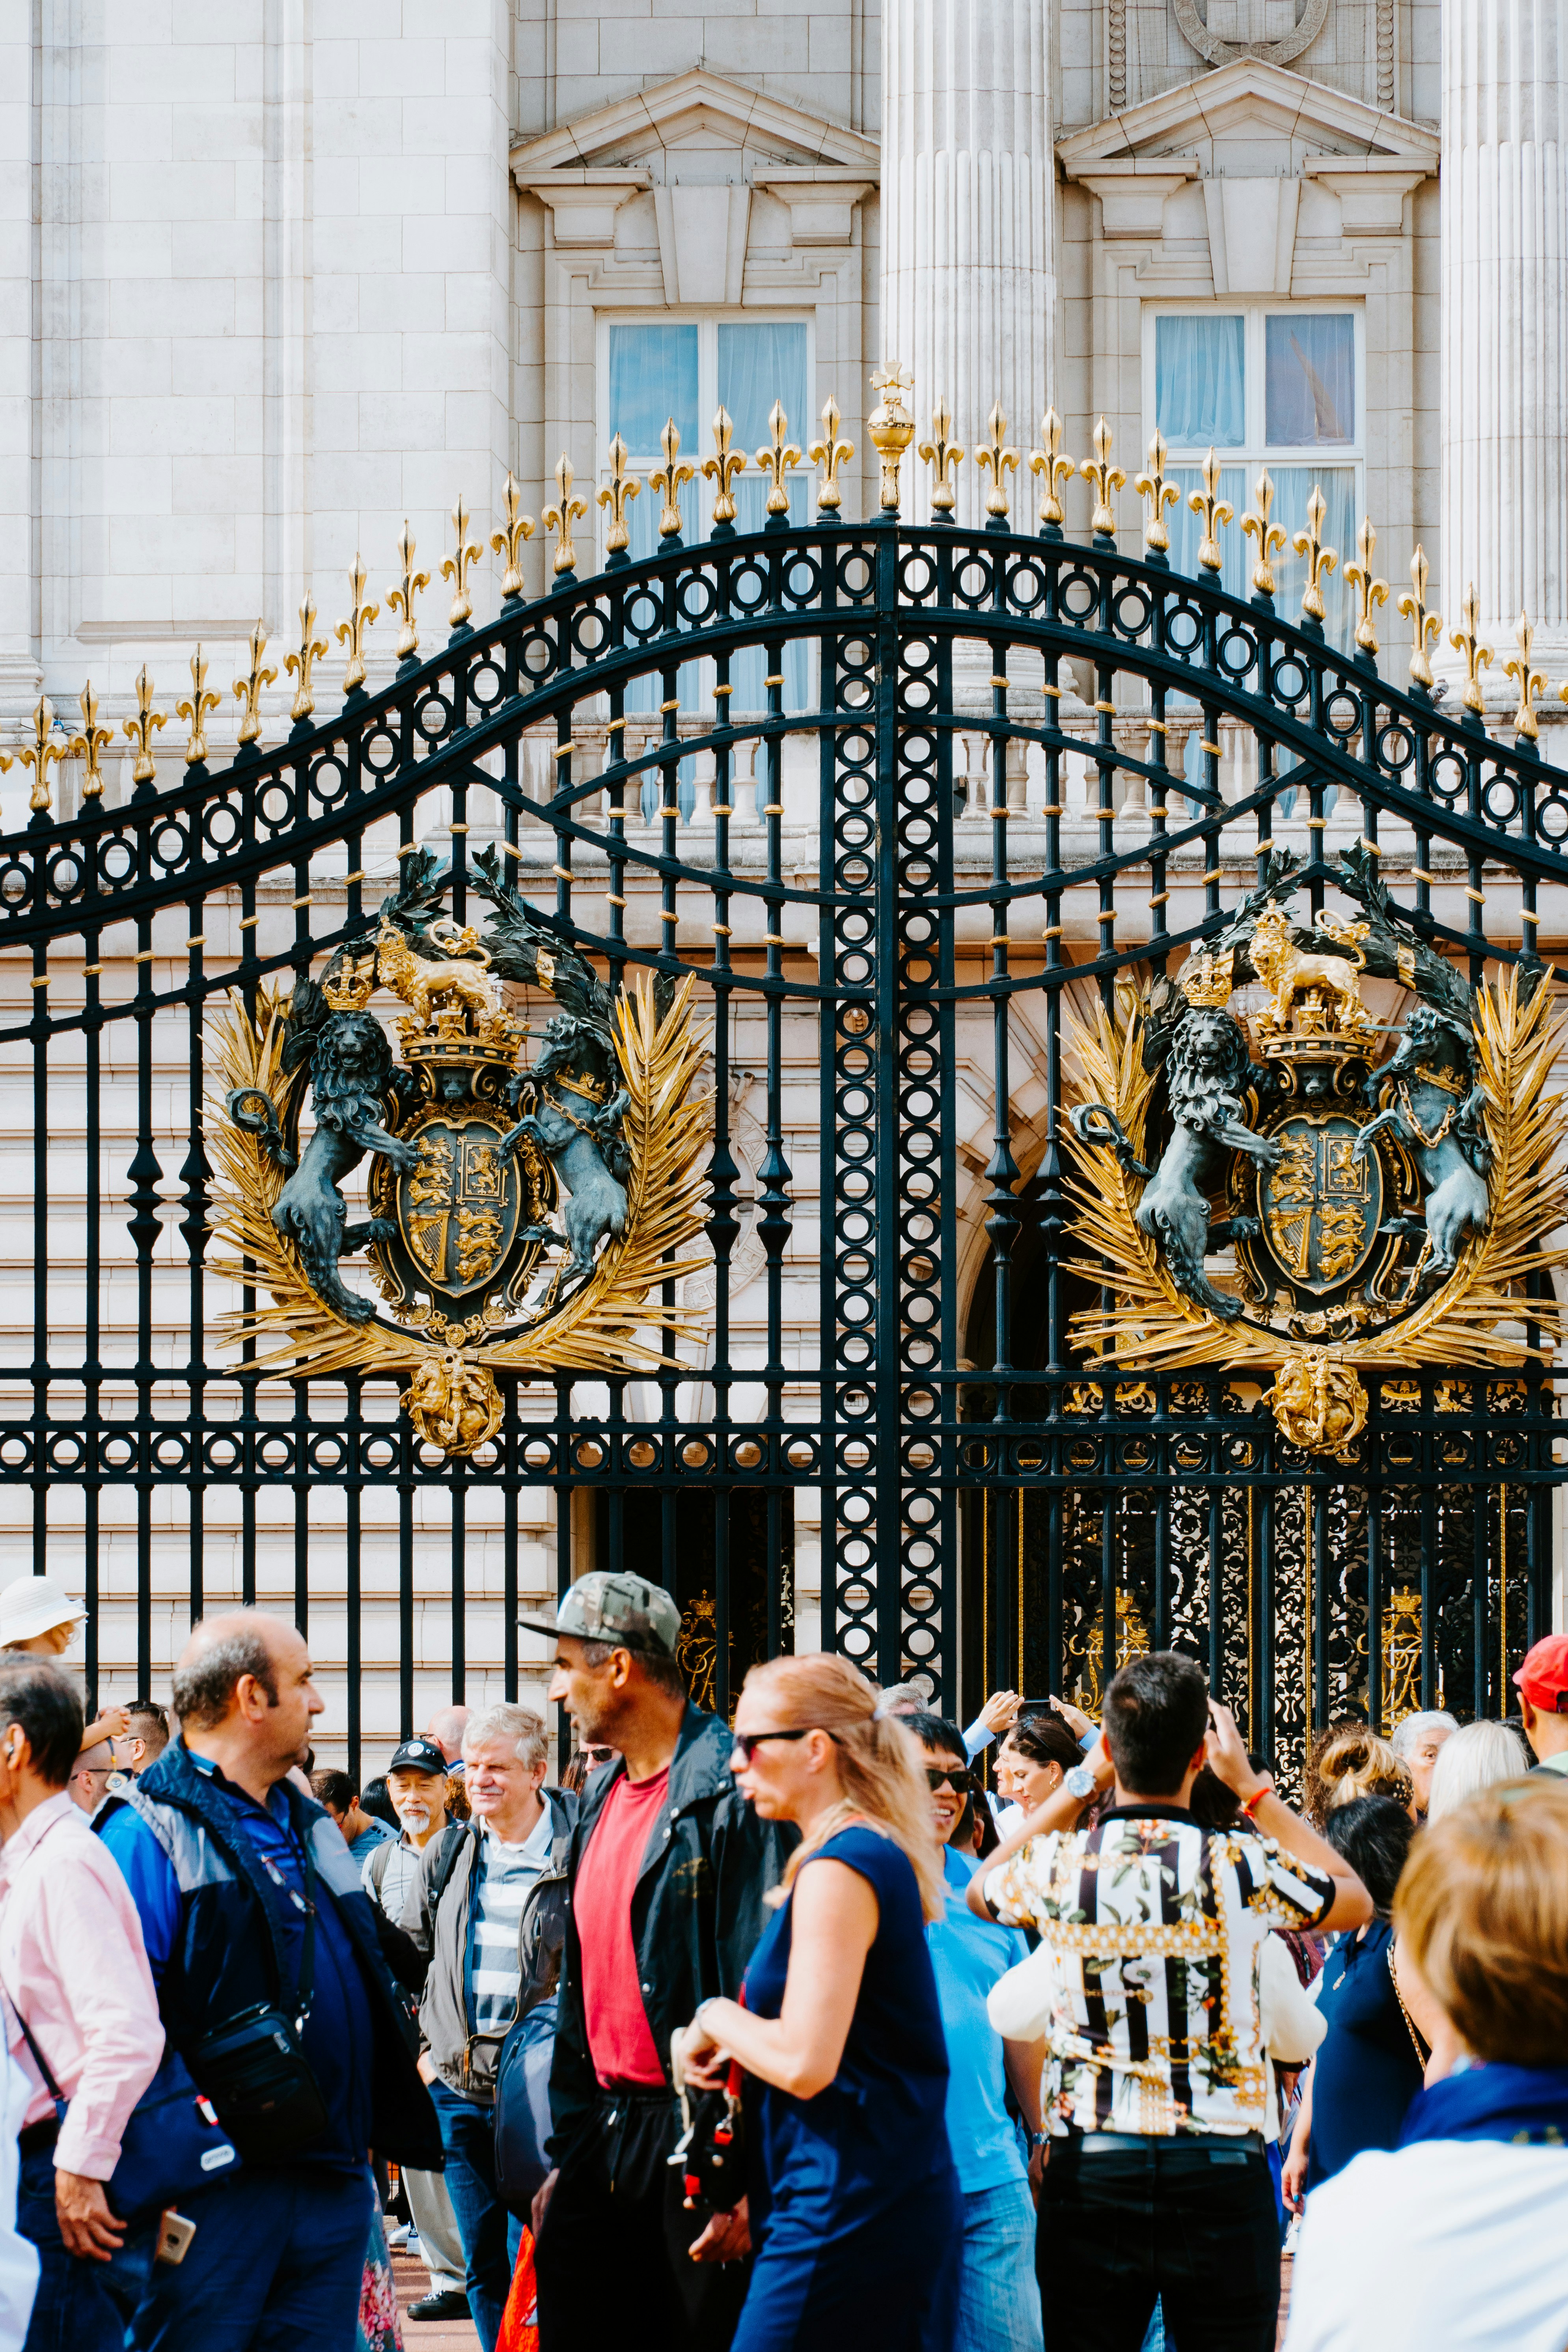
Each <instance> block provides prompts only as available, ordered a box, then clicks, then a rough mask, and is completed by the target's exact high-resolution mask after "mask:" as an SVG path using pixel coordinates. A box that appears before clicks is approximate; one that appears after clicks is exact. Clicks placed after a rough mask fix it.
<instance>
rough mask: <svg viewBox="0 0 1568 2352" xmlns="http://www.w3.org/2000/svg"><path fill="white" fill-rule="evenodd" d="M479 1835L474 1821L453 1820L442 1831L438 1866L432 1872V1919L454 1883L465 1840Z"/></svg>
mask: <svg viewBox="0 0 1568 2352" xmlns="http://www.w3.org/2000/svg"><path fill="white" fill-rule="evenodd" d="M469 1837H472V1838H473V1839H474V1840H475V1841H476V1842H477V1841H478V1839H479V1831H478V1830H477V1829H475V1827H474V1825H473V1823H472V1822H449V1823H448V1824H447V1827H446V1828H445V1829H444V1830H443V1831H442V1832H441V1846H440V1851H439V1853H437V1856H436V1867H435V1869H434V1870H433V1871H432V1872H431V1874H430V1916H431V1918H432V1919H434V1917H435V1916H436V1906H437V1904H438V1903H439V1902H440V1900H441V1897H442V1895H445V1893H446V1892H447V1887H448V1886H449V1885H451V1883H452V1873H453V1872H454V1871H455V1870H456V1869H457V1867H458V1863H459V1862H460V1861H461V1859H462V1854H463V1845H464V1842H465V1840H466V1839H468V1838H469Z"/></svg>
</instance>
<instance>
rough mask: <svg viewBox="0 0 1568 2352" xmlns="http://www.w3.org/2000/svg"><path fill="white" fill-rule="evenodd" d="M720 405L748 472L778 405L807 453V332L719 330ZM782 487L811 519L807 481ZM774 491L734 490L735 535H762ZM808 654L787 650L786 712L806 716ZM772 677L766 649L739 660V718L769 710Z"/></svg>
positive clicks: (747, 482) (795, 510)
mask: <svg viewBox="0 0 1568 2352" xmlns="http://www.w3.org/2000/svg"><path fill="white" fill-rule="evenodd" d="M719 399H720V404H721V406H722V407H724V408H726V409H728V411H729V413H730V416H731V420H732V422H733V424H734V427H735V443H734V446H736V448H738V449H743V450H744V451H745V453H746V457H747V461H748V465H749V466H754V465H755V463H756V455H757V451H758V450H759V449H765V448H767V447H768V446H770V445H771V443H772V441H773V432H772V429H771V428H770V426H769V424H768V417H769V415H770V414H771V413H772V410H773V403H774V401H775V400H777V401H782V402H783V404H784V415H786V416H787V418H788V419H789V430H788V436H787V437H788V438H790V439H792V440H793V441H794V442H795V446H796V447H797V448H800V449H804V448H805V446H807V442H808V440H809V436H808V434H807V433H806V431H805V424H806V390H805V327H804V326H802V325H799V324H798V323H791V322H789V321H784V322H782V323H780V324H777V325H752V324H751V323H750V322H749V321H748V322H747V323H746V324H745V325H743V326H733V327H731V326H726V325H724V324H722V323H721V325H720V329H719ZM784 486H785V488H787V490H788V491H789V498H790V517H791V520H792V521H795V522H798V521H799V520H801V518H802V516H803V515H804V514H805V512H806V511H807V509H806V504H805V502H806V499H807V498H808V497H809V495H810V488H809V476H805V475H801V474H796V475H795V476H793V477H791V476H789V475H786V476H785V478H784ZM767 506H768V484H767V478H766V477H765V476H764V475H763V474H762V473H760V472H751V471H748V472H747V473H744V474H742V475H740V476H738V477H737V479H736V482H735V528H736V530H762V528H763V524H764V523H765V522H766V520H767ZM809 654H810V648H809V646H807V645H806V644H805V641H804V639H801V638H796V639H795V641H794V642H793V643H792V644H790V645H787V646H785V647H784V669H783V677H784V709H786V710H803V709H805V704H806V697H807V693H808V691H809V680H810V660H809ZM767 675H768V667H767V655H766V653H765V652H764V650H763V647H762V646H754V647H752V649H751V650H749V651H748V652H746V653H743V654H737V655H736V656H735V657H734V659H733V660H732V661H731V665H730V683H731V686H732V687H733V688H734V692H733V694H732V695H731V704H730V707H731V711H732V712H734V713H735V715H736V716H739V714H740V713H741V712H742V710H746V711H752V710H765V709H767V702H768V696H767V688H766V687H765V686H764V685H763V679H764V678H765V677H767Z"/></svg>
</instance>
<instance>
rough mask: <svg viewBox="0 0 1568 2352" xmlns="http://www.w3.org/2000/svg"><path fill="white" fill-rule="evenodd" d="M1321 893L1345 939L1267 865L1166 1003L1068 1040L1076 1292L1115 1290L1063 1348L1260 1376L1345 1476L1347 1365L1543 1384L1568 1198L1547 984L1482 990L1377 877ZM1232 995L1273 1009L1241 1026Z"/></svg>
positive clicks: (1363, 866)
mask: <svg viewBox="0 0 1568 2352" xmlns="http://www.w3.org/2000/svg"><path fill="white" fill-rule="evenodd" d="M1334 879H1335V881H1336V883H1337V884H1338V886H1339V887H1340V888H1341V889H1342V891H1343V893H1344V894H1345V896H1346V897H1347V898H1349V899H1350V900H1351V901H1352V904H1354V905H1355V906H1356V907H1357V908H1358V909H1359V919H1357V920H1354V921H1343V922H1342V921H1337V920H1335V919H1332V918H1331V917H1330V916H1328V915H1327V914H1325V913H1321V912H1320V913H1319V914H1317V915H1316V917H1315V918H1314V919H1313V921H1312V922H1311V924H1310V926H1303V925H1301V924H1300V923H1297V922H1295V921H1293V920H1292V919H1291V916H1290V912H1289V902H1290V899H1291V898H1292V897H1293V896H1294V893H1295V891H1296V889H1297V888H1298V887H1299V884H1300V877H1299V875H1298V874H1297V873H1296V871H1295V860H1294V858H1293V856H1291V855H1290V854H1289V853H1285V854H1283V855H1279V854H1276V855H1274V856H1272V857H1271V859H1270V861H1269V865H1268V870H1267V873H1266V875H1265V878H1264V880H1263V882H1262V883H1261V884H1260V886H1259V887H1258V889H1257V890H1256V891H1255V892H1254V893H1253V895H1252V896H1251V897H1250V898H1248V899H1247V901H1246V903H1245V904H1244V905H1243V906H1242V907H1241V908H1239V909H1238V911H1237V915H1236V916H1235V917H1234V918H1233V919H1232V921H1231V922H1230V923H1229V925H1228V926H1227V927H1226V929H1225V930H1224V931H1222V932H1221V933H1220V934H1219V936H1218V937H1217V939H1216V940H1215V941H1214V942H1213V943H1212V944H1211V945H1209V946H1207V947H1206V948H1205V949H1203V950H1199V951H1195V952H1194V954H1193V955H1192V956H1190V957H1189V959H1188V961H1187V962H1186V963H1185V964H1184V967H1183V968H1182V971H1181V972H1180V975H1179V977H1178V978H1177V979H1175V980H1172V979H1170V978H1169V977H1165V976H1161V977H1160V978H1158V979H1156V980H1154V981H1153V982H1152V983H1151V984H1150V985H1149V986H1148V987H1147V988H1145V989H1143V990H1142V991H1136V990H1133V989H1131V988H1129V989H1126V990H1124V991H1123V992H1121V996H1120V998H1119V1003H1118V1008H1117V1011H1116V1013H1114V1014H1111V1013H1108V1012H1106V1011H1105V1010H1104V1009H1103V1008H1102V1009H1101V1011H1100V1017H1099V1022H1098V1025H1097V1026H1096V1027H1095V1028H1093V1029H1090V1028H1089V1027H1088V1026H1086V1025H1084V1024H1081V1023H1080V1024H1077V1026H1076V1030H1075V1034H1073V1035H1072V1036H1071V1037H1070V1038H1069V1041H1068V1045H1069V1056H1070V1059H1071V1061H1072V1062H1073V1063H1074V1064H1076V1075H1077V1081H1078V1091H1079V1096H1080V1099H1079V1101H1078V1102H1077V1103H1076V1104H1075V1105H1074V1106H1073V1107H1072V1108H1071V1109H1070V1111H1069V1113H1068V1120H1069V1126H1070V1135H1071V1148H1072V1149H1073V1150H1074V1153H1075V1156H1076V1158H1077V1160H1078V1163H1079V1181H1075V1182H1073V1184H1072V1185H1071V1187H1070V1189H1071V1191H1072V1192H1074V1194H1075V1195H1076V1200H1077V1214H1076V1218H1075V1227H1076V1231H1077V1234H1078V1236H1079V1240H1080V1242H1081V1243H1082V1244H1084V1245H1085V1247H1086V1248H1087V1249H1088V1250H1089V1252H1090V1253H1092V1255H1089V1256H1087V1257H1085V1258H1083V1259H1080V1260H1079V1261H1078V1262H1077V1264H1076V1265H1075V1269H1074V1270H1075V1271H1077V1272H1079V1273H1080V1274H1083V1275H1085V1276H1089V1279H1091V1280H1092V1281H1093V1282H1094V1283H1096V1284H1097V1285H1098V1286H1100V1287H1101V1288H1102V1289H1103V1288H1105V1287H1106V1286H1109V1287H1110V1289H1111V1290H1113V1292H1114V1294H1115V1304H1114V1306H1112V1307H1109V1308H1095V1309H1089V1310H1086V1311H1085V1312H1083V1313H1081V1314H1080V1315H1079V1316H1078V1317H1077V1318H1075V1324H1074V1329H1075V1336H1076V1338H1077V1339H1078V1341H1079V1344H1080V1345H1081V1346H1082V1347H1083V1348H1084V1349H1086V1350H1089V1351H1093V1352H1095V1353H1096V1355H1097V1357H1098V1360H1100V1362H1101V1363H1103V1364H1105V1365H1107V1366H1112V1365H1113V1366H1115V1367H1117V1368H1121V1367H1123V1366H1125V1367H1126V1368H1127V1369H1129V1370H1131V1369H1134V1368H1136V1369H1141V1370H1173V1369H1175V1368H1177V1367H1179V1366H1185V1365H1197V1364H1223V1365H1225V1366H1226V1367H1227V1368H1228V1369H1230V1370H1233V1371H1236V1372H1238V1373H1239V1372H1243V1371H1246V1370H1249V1369H1255V1370H1271V1371H1272V1372H1273V1373H1274V1376H1275V1377H1274V1381H1273V1384H1272V1386H1271V1388H1270V1389H1269V1391H1268V1401H1269V1402H1271V1404H1272V1405H1273V1409H1274V1412H1275V1416H1276V1419H1277V1421H1278V1422H1279V1426H1280V1429H1281V1430H1282V1432H1283V1433H1284V1434H1285V1435H1286V1437H1287V1438H1289V1440H1290V1442H1291V1443H1292V1444H1299V1445H1300V1446H1301V1447H1303V1448H1304V1449H1305V1450H1306V1451H1308V1452H1309V1453H1317V1454H1332V1455H1334V1456H1336V1457H1337V1458H1339V1459H1341V1460H1349V1459H1350V1458H1351V1457H1352V1449H1353V1446H1354V1442H1355V1440H1356V1438H1357V1437H1358V1435H1359V1434H1360V1432H1361V1430H1362V1428H1363V1425H1364V1423H1365V1419H1366V1412H1367V1401H1366V1391H1365V1389H1364V1387H1363V1382H1362V1381H1361V1378H1360V1373H1359V1370H1358V1369H1357V1368H1358V1367H1363V1368H1364V1367H1371V1366H1374V1365H1375V1366H1377V1367H1379V1368H1384V1367H1387V1368H1394V1367H1401V1366H1410V1367H1419V1366H1421V1365H1424V1364H1441V1365H1446V1366H1448V1367H1450V1368H1455V1367H1460V1366H1466V1365H1484V1366H1503V1367H1507V1366H1513V1367H1517V1366H1518V1365H1519V1364H1520V1363H1521V1362H1522V1361H1523V1360H1525V1358H1526V1357H1527V1355H1528V1354H1529V1353H1530V1352H1531V1349H1532V1348H1533V1349H1534V1351H1535V1352H1536V1353H1538V1354H1540V1355H1541V1356H1542V1359H1543V1360H1550V1356H1551V1352H1552V1350H1551V1349H1550V1348H1549V1347H1548V1346H1546V1345H1544V1344H1542V1343H1543V1342H1550V1341H1552V1340H1554V1339H1556V1338H1557V1336H1558V1334H1559V1330H1560V1326H1561V1320H1562V1318H1561V1316H1560V1313H1559V1310H1558V1307H1557V1306H1556V1303H1555V1301H1554V1299H1553V1298H1552V1297H1551V1295H1550V1286H1549V1285H1546V1284H1542V1283H1541V1282H1535V1283H1533V1285H1532V1282H1531V1277H1534V1276H1542V1275H1545V1274H1546V1273H1547V1272H1548V1271H1549V1270H1550V1269H1551V1268H1552V1267H1553V1266H1556V1265H1563V1264H1564V1263H1568V1253H1564V1252H1563V1250H1561V1249H1559V1248H1556V1247H1554V1246H1552V1245H1550V1244H1548V1242H1547V1240H1546V1237H1547V1236H1548V1235H1550V1234H1552V1232H1553V1230H1554V1229H1555V1228H1556V1227H1558V1226H1559V1225H1560V1224H1561V1223H1562V1222H1563V1217H1564V1214H1565V1213H1568V1188H1565V1185H1564V1179H1563V1140H1564V1111H1563V1100H1562V1097H1559V1096H1558V1095H1556V1094H1552V1093H1550V1092H1548V1090H1547V1080H1548V1077H1549V1075H1550V1072H1551V1069H1552V1063H1553V1061H1554V1059H1555V1058H1556V1055H1557V1054H1558V1052H1559V1050H1560V1047H1561V1045H1562V1042H1563V1040H1562V1030H1561V1024H1559V1022H1558V1021H1557V1020H1556V1019H1555V1018H1554V1016H1553V1011H1552V992H1551V990H1550V988H1549V987H1548V986H1547V984H1546V977H1547V976H1546V972H1545V969H1544V967H1543V966H1542V964H1540V963H1539V962H1538V961H1536V960H1535V959H1534V958H1533V957H1531V956H1526V957H1523V958H1521V960H1520V961H1518V962H1517V963H1515V964H1514V965H1512V966H1511V967H1510V968H1509V969H1508V970H1507V971H1505V972H1504V973H1503V975H1502V977H1501V978H1500V980H1499V981H1498V982H1496V983H1495V984H1493V985H1487V984H1486V983H1484V982H1483V983H1481V984H1480V985H1479V986H1477V987H1475V988H1472V987H1471V986H1470V984H1469V982H1468V981H1467V980H1466V979H1465V977H1464V975H1463V974H1462V973H1461V972H1460V971H1458V969H1457V968H1456V967H1455V966H1454V965H1453V964H1450V963H1449V962H1447V961H1446V960H1445V959H1444V958H1443V957H1442V956H1440V955H1438V954H1437V953H1436V950H1434V949H1433V948H1432V947H1431V945H1430V944H1429V943H1428V942H1427V941H1426V940H1424V939H1422V938H1421V937H1420V936H1419V935H1418V933H1417V932H1416V931H1415V929H1414V927H1413V926H1412V925H1411V924H1410V922H1409V921H1408V920H1407V919H1405V917H1404V916H1402V915H1401V914H1400V913H1399V912H1398V911H1397V910H1396V909H1395V908H1394V906H1393V904H1392V902H1391V900H1390V898H1389V896H1388V893H1387V891H1386V889H1385V888H1384V886H1383V884H1382V883H1381V882H1380V881H1379V880H1378V877H1377V875H1376V871H1375V866H1374V865H1373V859H1372V857H1371V856H1370V855H1369V854H1368V853H1366V852H1365V851H1364V850H1362V849H1359V848H1358V849H1355V850H1352V851H1348V852H1346V853H1344V854H1343V855H1342V857H1341V860H1340V865H1339V869H1338V871H1337V872H1336V874H1335V877H1334ZM1366 980H1383V981H1389V982H1394V983H1395V984H1396V985H1395V990H1394V992H1391V993H1392V994H1393V995H1394V1001H1395V1002H1396V1003H1405V1004H1407V1005H1408V1004H1409V1002H1410V998H1411V997H1412V996H1413V997H1414V1000H1415V1002H1414V1005H1413V1007H1411V1009H1410V1010H1409V1011H1408V1013H1407V1017H1405V1020H1404V1021H1403V1023H1402V1024H1389V1023H1384V1022H1379V1021H1378V1020H1376V1019H1375V1018H1374V1016H1373V1012H1372V1011H1371V1010H1370V1009H1369V1007H1368V1004H1367V1003H1366V1001H1365V997H1364V995H1363V982H1364V981H1366ZM1248 982H1253V983H1258V984H1259V985H1260V987H1261V989H1262V990H1263V991H1264V992H1265V1001H1264V1003H1263V1005H1262V1008H1261V1010H1254V1011H1253V1012H1252V1013H1251V1014H1250V1015H1249V1018H1248V1019H1247V1021H1243V1020H1241V1019H1239V1018H1238V1017H1237V1013H1235V1012H1233V1011H1232V1010H1231V1009H1230V1007H1231V999H1232V996H1233V993H1234V992H1236V991H1237V989H1239V988H1241V987H1242V986H1243V985H1245V984H1247V983H1248ZM1222 1255H1227V1257H1228V1263H1226V1265H1224V1266H1220V1265H1215V1260H1216V1259H1217V1258H1220V1257H1221V1256H1222ZM1543 1293H1544V1294H1545V1295H1541V1294H1543ZM1527 1325H1529V1326H1533V1327H1534V1333H1535V1338H1534V1339H1531V1338H1530V1337H1529V1336H1527V1332H1526V1328H1525V1327H1526V1326H1527Z"/></svg>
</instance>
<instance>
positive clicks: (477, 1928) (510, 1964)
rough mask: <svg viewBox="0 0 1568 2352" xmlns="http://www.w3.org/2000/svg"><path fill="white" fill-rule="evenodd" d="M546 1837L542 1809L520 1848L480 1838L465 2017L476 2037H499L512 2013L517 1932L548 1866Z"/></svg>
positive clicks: (548, 1824) (547, 1818) (488, 1834)
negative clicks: (537, 1880) (542, 1873)
mask: <svg viewBox="0 0 1568 2352" xmlns="http://www.w3.org/2000/svg"><path fill="white" fill-rule="evenodd" d="M551 1834H552V1832H551V1820H550V1808H549V1806H548V1805H546V1806H545V1808H544V1810H543V1811H542V1813H541V1815H540V1817H539V1820H538V1821H537V1822H535V1824H534V1826H533V1829H532V1830H531V1832H530V1834H529V1835H528V1836H527V1837H526V1838H525V1839H524V1840H523V1842H522V1843H521V1845H507V1844H505V1843H503V1842H502V1841H501V1839H500V1838H498V1837H496V1836H494V1835H492V1833H491V1832H489V1830H486V1832H485V1833H484V1840H483V1843H482V1844H481V1846H480V1849H479V1851H480V1855H481V1858H482V1864H483V1874H482V1875H481V1877H480V1878H479V1883H478V1885H477V1886H476V1887H475V1890H474V1899H473V1905H472V1907H471V1909H470V1911H469V1914H468V1922H469V1926H468V2016H469V2019H470V2021H471V2022H472V2026H473V2030H474V2032H476V2033H504V2032H505V2031H506V2029H507V2027H508V2026H509V2025H510V2023H511V2021H512V2020H513V2018H514V2017H515V2016H516V2014H517V1988H518V1980H519V1978H520V1975H521V1966H520V1963H519V1960H518V1950H517V1938H518V1928H519V1927H520V1925H521V1919H522V1906H523V1905H524V1904H525V1903H526V1902H527V1900H528V1897H529V1895H530V1894H531V1892H532V1889H533V1885H534V1882H535V1880H536V1879H537V1878H538V1877H539V1875H540V1874H541V1872H542V1870H544V1868H545V1867H546V1865H547V1864H548V1863H549V1860H550V1846H551Z"/></svg>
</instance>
